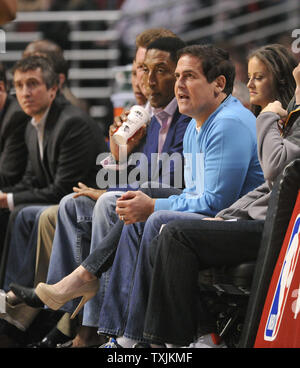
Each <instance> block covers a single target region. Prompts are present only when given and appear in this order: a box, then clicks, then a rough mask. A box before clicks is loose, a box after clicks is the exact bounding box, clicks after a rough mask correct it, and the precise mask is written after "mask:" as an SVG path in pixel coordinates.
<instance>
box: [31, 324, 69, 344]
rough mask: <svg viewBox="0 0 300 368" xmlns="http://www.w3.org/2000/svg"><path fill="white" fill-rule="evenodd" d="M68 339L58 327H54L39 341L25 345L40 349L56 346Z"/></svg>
mask: <svg viewBox="0 0 300 368" xmlns="http://www.w3.org/2000/svg"><path fill="white" fill-rule="evenodd" d="M69 340H70V336H66V335H65V334H63V333H62V332H61V331H59V329H58V328H56V327H54V328H53V329H52V330H51V331H50V332H49V333H48V334H47V335H46V336H45V337H44V338H43V339H42V340H41V341H39V342H37V343H33V344H30V345H27V347H28V348H41V349H51V348H57V347H59V346H60V345H61V344H64V343H66V342H67V341H69Z"/></svg>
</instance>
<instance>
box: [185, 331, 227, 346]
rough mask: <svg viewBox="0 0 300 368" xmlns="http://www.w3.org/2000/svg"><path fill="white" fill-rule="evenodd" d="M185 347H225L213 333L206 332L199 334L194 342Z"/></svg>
mask: <svg viewBox="0 0 300 368" xmlns="http://www.w3.org/2000/svg"><path fill="white" fill-rule="evenodd" d="M185 347H186V348H200V349H201V348H204V349H207V348H227V346H226V344H225V343H224V342H223V341H222V340H221V339H220V338H218V336H217V335H215V334H207V335H203V336H200V337H199V338H198V339H197V340H196V341H195V342H193V343H191V344H190V345H189V346H185Z"/></svg>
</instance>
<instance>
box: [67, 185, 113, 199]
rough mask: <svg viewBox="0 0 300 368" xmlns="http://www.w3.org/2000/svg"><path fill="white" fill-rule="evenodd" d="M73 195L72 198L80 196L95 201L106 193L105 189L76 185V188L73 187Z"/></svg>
mask: <svg viewBox="0 0 300 368" xmlns="http://www.w3.org/2000/svg"><path fill="white" fill-rule="evenodd" d="M73 190H74V192H76V194H74V196H73V198H77V197H80V196H85V197H89V198H91V199H93V200H94V201H97V199H98V198H99V197H100V196H101V195H102V194H103V193H105V192H106V189H94V188H90V187H88V186H86V185H85V184H83V183H78V187H73Z"/></svg>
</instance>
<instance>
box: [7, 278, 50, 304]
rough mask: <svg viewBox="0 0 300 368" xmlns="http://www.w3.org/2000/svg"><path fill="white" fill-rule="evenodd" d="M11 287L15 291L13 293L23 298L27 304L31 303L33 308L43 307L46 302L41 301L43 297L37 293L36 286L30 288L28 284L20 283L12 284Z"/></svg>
mask: <svg viewBox="0 0 300 368" xmlns="http://www.w3.org/2000/svg"><path fill="white" fill-rule="evenodd" d="M9 286H10V289H11V290H12V291H13V293H14V294H15V295H16V296H17V297H18V298H20V299H21V300H23V302H24V303H25V304H27V305H29V306H30V307H32V308H43V307H44V303H43V302H42V301H41V299H40V298H39V297H38V296H37V295H36V293H35V289H34V288H29V287H26V286H21V285H18V284H14V283H12V284H10V285H9Z"/></svg>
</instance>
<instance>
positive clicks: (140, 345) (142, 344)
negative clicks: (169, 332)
mask: <svg viewBox="0 0 300 368" xmlns="http://www.w3.org/2000/svg"><path fill="white" fill-rule="evenodd" d="M133 348H140V349H150V348H151V345H150V344H147V343H145V342H137V343H136V344H134V345H133Z"/></svg>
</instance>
